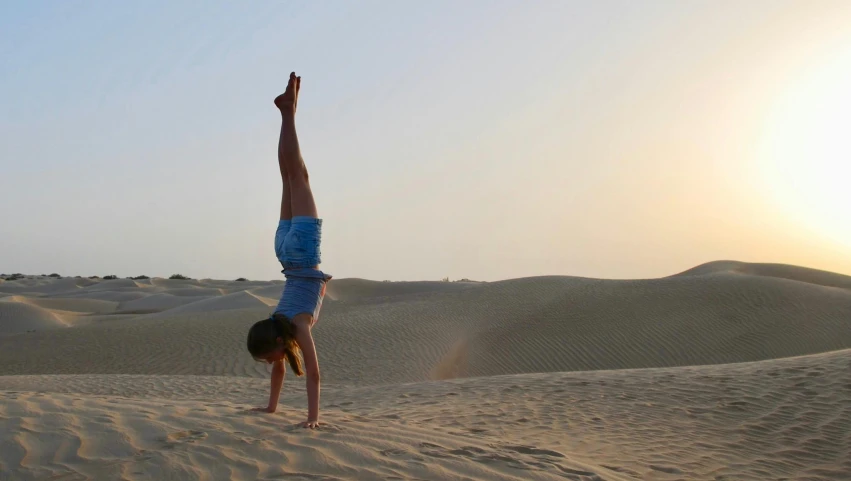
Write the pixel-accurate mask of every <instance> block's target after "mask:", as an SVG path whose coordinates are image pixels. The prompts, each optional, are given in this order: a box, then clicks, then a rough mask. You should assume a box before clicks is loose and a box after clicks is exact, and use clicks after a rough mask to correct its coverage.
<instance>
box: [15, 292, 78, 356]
mask: <svg viewBox="0 0 851 481" xmlns="http://www.w3.org/2000/svg"><path fill="white" fill-rule="evenodd" d="M16 298H18V296H12V297H4V298H0V335H2V334H18V333H21V332H28V331H32V330H34V329H35V330H45V329H57V328H61V327H67V324H66V323H65V322H64V321H63V319H62V318H61V317H59V315H57V314H56V313H54V312H51V311H50V310H49V309H44V308H41V307H39V306H36V305H33V304H27V303H23V302H17V301H15V299H16ZM10 299H11V300H10ZM11 347H12V346H11V345H4V348H5V349H6V350H7V352H8V350H9V349H11Z"/></svg>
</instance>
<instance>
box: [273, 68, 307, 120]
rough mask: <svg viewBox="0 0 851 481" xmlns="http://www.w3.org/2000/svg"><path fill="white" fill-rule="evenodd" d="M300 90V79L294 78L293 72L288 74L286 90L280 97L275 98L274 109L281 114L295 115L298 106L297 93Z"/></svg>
mask: <svg viewBox="0 0 851 481" xmlns="http://www.w3.org/2000/svg"><path fill="white" fill-rule="evenodd" d="M300 89H301V77H296V74H295V72H292V73H290V80H289V82H287V90H285V91H284V93H282V94H281V95H278V96H277V97H275V107H278V110H280V111H281V113H282V114H293V115H295V109H296V107H297V106H298V91H299V90H300Z"/></svg>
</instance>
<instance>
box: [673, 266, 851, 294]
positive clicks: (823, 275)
mask: <svg viewBox="0 0 851 481" xmlns="http://www.w3.org/2000/svg"><path fill="white" fill-rule="evenodd" d="M723 273H735V274H745V275H750V276H765V277H776V278H778V279H788V280H791V281H798V282H806V283H809V284H816V285H820V286H826V287H838V288H841V289H851V276H845V275H842V274H836V273H835V272H828V271H822V270H818V269H810V268H808V267H799V266H791V265H787V264H759V263H748V262H737V261H715V262H709V263H707V264H703V265H700V266H697V267H694V268H692V269H689V270H687V271H685V272H682V273H680V274H676V276H693V275H698V276H700V275H713V274H723Z"/></svg>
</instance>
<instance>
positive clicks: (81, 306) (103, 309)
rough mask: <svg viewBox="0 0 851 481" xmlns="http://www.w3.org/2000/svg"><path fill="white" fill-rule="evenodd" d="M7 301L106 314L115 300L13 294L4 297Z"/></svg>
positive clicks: (113, 307)
mask: <svg viewBox="0 0 851 481" xmlns="http://www.w3.org/2000/svg"><path fill="white" fill-rule="evenodd" d="M6 300H7V301H12V300H14V301H15V302H21V303H23V304H30V305H33V306H38V307H42V308H44V309H49V310H58V311H70V312H78V313H85V314H106V313H110V312H113V311H115V307H116V306H117V305H118V303H116V302H110V301H100V300H96V299H77V298H64V297H24V296H14V297H13V298H8V297H7V298H6Z"/></svg>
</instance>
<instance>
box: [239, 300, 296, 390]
mask: <svg viewBox="0 0 851 481" xmlns="http://www.w3.org/2000/svg"><path fill="white" fill-rule="evenodd" d="M295 333H296V326H295V325H294V324H293V323H292V322H290V320H289V318H287V316H285V315H283V314H280V313H275V314H272V316H271V317H268V318H266V319H263V320H262V321H257V322H255V323H254V325H253V326H251V329H249V330H248V352H250V353H251V355H252V356H253V357H254V358H255V359H256V358H258V357H262V356H265V355H267V354H269V353H272V352H275V351H277V350H278V349H279V348H282V350H283V354H284V358H286V360H287V362H288V363H289V364H290V368H292V370H293V372H294V373H295V374H296V376H302V375H304V369H303V368H302V363H301V356H300V354H301V352H300V351H301V349H299V347H298V343H296V340H295ZM278 338H281V340H282V341H283V346H279V345H278Z"/></svg>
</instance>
